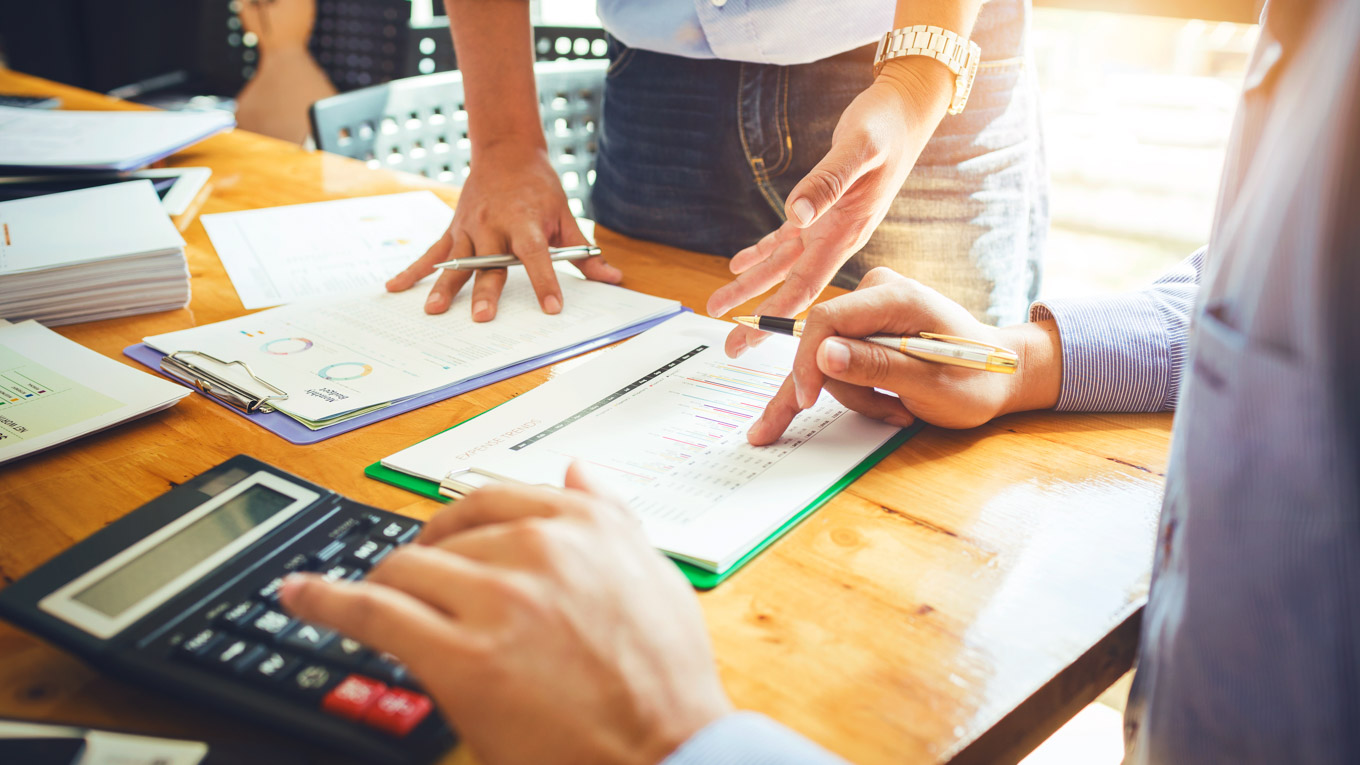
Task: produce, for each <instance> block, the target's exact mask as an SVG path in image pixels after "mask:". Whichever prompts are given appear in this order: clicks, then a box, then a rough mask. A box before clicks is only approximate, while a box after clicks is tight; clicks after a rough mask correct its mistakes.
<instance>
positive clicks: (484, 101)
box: [448, 0, 547, 158]
mask: <svg viewBox="0 0 1360 765" xmlns="http://www.w3.org/2000/svg"><path fill="white" fill-rule="evenodd" d="M448 9H449V26H450V27H451V28H452V32H453V49H454V51H455V53H456V54H457V56H458V69H459V70H460V71H462V73H463V103H464V108H465V109H466V110H467V113H468V139H469V140H470V141H471V142H472V153H473V156H474V158H475V156H476V155H477V153H478V152H479V151H481V150H485V149H488V148H491V147H493V146H496V145H498V144H511V145H518V146H522V147H528V148H533V149H542V150H546V149H547V141H546V140H545V139H544V137H543V123H542V121H541V119H540V117H539V110H538V90H537V87H536V86H535V84H534V49H533V34H532V28H531V26H530V23H529V3H528V2H527V1H526V0H456V1H451V2H449V3H448Z"/></svg>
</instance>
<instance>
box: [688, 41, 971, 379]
mask: <svg viewBox="0 0 1360 765" xmlns="http://www.w3.org/2000/svg"><path fill="white" fill-rule="evenodd" d="M952 91H953V80H952V79H951V78H950V74H949V70H948V69H947V68H945V67H944V65H942V64H940V63H939V62H937V61H933V60H930V59H917V60H911V59H907V60H899V61H895V62H892V63H891V64H890V65H889V66H888V67H885V68H884V70H883V73H882V74H880V75H879V77H878V79H877V80H875V81H874V83H873V84H872V85H870V86H869V87H868V88H867V89H866V90H865V91H864V92H863V93H861V94H859V95H858V96H857V97H856V98H855V100H854V101H852V102H851V103H850V105H849V106H848V107H846V109H845V112H844V113H843V114H841V118H840V121H839V122H838V123H837V124H836V130H835V132H834V133H833V134H832V139H831V150H830V151H828V152H827V155H826V157H825V158H824V159H823V160H822V161H821V162H820V163H818V164H817V166H816V167H814V168H813V169H812V172H810V173H808V175H807V177H805V178H804V179H803V180H802V181H800V182H799V183H798V185H797V186H795V187H794V188H793V191H792V192H790V193H789V197H788V201H787V202H786V204H785V208H784V213H785V216H786V217H787V219H788V222H787V223H785V224H784V225H783V226H780V227H779V229H777V230H775V231H774V232H772V233H770V234H768V235H766V236H765V238H764V239H761V240H760V241H759V242H757V243H756V244H755V245H752V246H751V247H747V248H746V249H744V250H742V251H741V252H739V253H737V254H736V255H735V256H734V257H733V258H732V262H731V269H732V273H734V274H737V278H736V279H735V280H733V281H732V282H729V283H728V284H726V285H724V286H723V287H722V288H720V289H719V290H718V291H717V292H714V293H713V296H712V297H710V298H709V299H708V314H709V315H710V316H721V315H723V314H725V313H727V312H728V311H730V310H732V309H733V308H735V307H736V306H738V305H740V304H741V303H744V302H746V301H747V300H750V299H751V298H753V297H755V296H756V295H759V294H761V293H762V292H764V291H766V290H768V289H770V288H771V287H773V286H774V285H776V284H778V283H779V282H780V281H783V283H784V284H783V286H782V287H780V288H779V290H778V291H777V292H775V294H774V295H771V296H770V298H769V299H768V300H766V301H764V302H763V303H761V304H760V306H759V307H758V308H757V309H756V313H758V314H762V315H771V316H795V315H797V314H799V313H801V312H802V311H803V309H805V308H807V307H808V306H809V305H811V304H812V301H813V300H816V299H817V296H818V295H819V294H821V291H822V289H823V288H825V287H826V285H827V284H829V283H830V282H831V279H832V278H833V277H834V276H835V275H836V272H837V271H838V270H839V269H840V267H841V266H842V265H844V264H845V261H847V260H849V259H850V256H852V255H854V254H855V253H856V252H858V251H859V249H860V248H861V247H863V246H864V245H865V243H867V242H868V241H869V237H870V235H872V234H873V232H874V229H875V228H877V227H878V224H879V223H882V222H883V218H884V216H886V215H887V214H888V208H889V206H890V205H891V204H892V202H893V200H894V199H895V198H896V197H897V194H898V192H899V191H901V189H902V184H903V183H904V182H905V181H906V178H907V175H908V174H909V173H910V172H911V168H912V167H913V166H914V165H915V164H916V159H917V157H919V156H920V154H921V150H922V149H923V148H924V147H925V144H926V141H928V140H929V138H930V135H931V134H932V133H933V132H935V126H936V125H938V124H939V121H940V119H941V118H942V117H943V116H944V113H945V110H946V109H947V108H948V106H949V95H950V93H952ZM762 334H763V333H761V332H759V331H757V330H753V329H749V328H746V327H737V328H736V329H734V330H732V334H730V335H729V336H728V338H727V346H726V350H727V354H728V355H729V356H736V355H738V354H740V353H741V352H742V351H744V350H745V349H746V348H747V347H748V346H749V345H752V344H754V343H755V342H757V338H759V337H761V336H762Z"/></svg>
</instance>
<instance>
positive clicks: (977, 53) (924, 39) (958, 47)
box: [874, 24, 982, 114]
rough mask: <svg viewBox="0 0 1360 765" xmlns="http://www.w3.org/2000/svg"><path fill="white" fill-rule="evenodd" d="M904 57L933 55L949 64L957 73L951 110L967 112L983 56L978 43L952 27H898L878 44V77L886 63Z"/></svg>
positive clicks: (951, 69)
mask: <svg viewBox="0 0 1360 765" xmlns="http://www.w3.org/2000/svg"><path fill="white" fill-rule="evenodd" d="M903 56H929V57H930V58H933V59H935V60H936V61H939V62H940V63H941V64H944V65H945V66H947V67H949V71H951V72H953V73H954V98H953V99H952V100H951V101H950V102H949V113H950V114H958V113H959V112H962V111H963V107H964V105H965V104H967V103H968V92H969V91H970V90H972V89H973V78H974V77H976V76H977V70H978V61H979V60H980V59H981V58H982V49H981V48H979V47H978V45H977V43H975V42H973V41H972V40H965V39H963V38H962V37H959V36H958V35H956V34H954V33H953V32H950V31H949V30H948V29H941V28H939V27H936V26H927V25H925V24H917V25H916V26H914V27H902V28H901V29H894V30H893V31H891V32H889V33H887V34H886V35H884V36H883V39H882V40H881V41H880V42H879V43H878V54H877V55H876V56H874V76H875V77H877V76H878V73H879V72H880V71H882V69H883V65H884V64H886V63H887V62H889V61H891V60H893V59H895V58H902V57H903Z"/></svg>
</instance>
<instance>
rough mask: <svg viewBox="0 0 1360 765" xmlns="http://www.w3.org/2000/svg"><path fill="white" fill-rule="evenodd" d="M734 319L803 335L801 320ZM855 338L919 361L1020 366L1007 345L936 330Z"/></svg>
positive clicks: (994, 368)
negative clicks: (905, 335) (902, 335)
mask: <svg viewBox="0 0 1360 765" xmlns="http://www.w3.org/2000/svg"><path fill="white" fill-rule="evenodd" d="M735 321H736V322H737V323H738V324H741V325H742V326H745V327H750V328H752V329H758V330H761V331H762V332H774V333H776V334H780V335H793V336H794V337H801V336H802V334H803V320H802V319H785V318H781V317H778V316H738V317H736V319H735ZM857 339H859V340H863V341H864V342H866V343H873V344H875V345H881V346H883V347H884V348H891V349H893V350H894V351H897V352H898V353H904V354H906V355H908V356H911V357H913V358H917V359H921V360H922V361H933V362H935V363H937V364H950V365H953V366H956V367H967V368H969V369H981V370H983V371H986V372H999V373H1001V374H1005V375H1010V374H1015V370H1016V367H1018V366H1019V365H1020V357H1019V356H1017V355H1016V354H1015V351H1012V350H1011V349H1009V348H1002V347H1001V346H999V345H992V344H991V343H983V342H979V341H977V340H968V339H966V338H962V337H954V336H953V335H941V334H937V333H935V332H922V333H921V336H920V337H897V336H896V335H870V336H869V337H861V338H857Z"/></svg>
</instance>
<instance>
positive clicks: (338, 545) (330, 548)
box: [308, 539, 348, 569]
mask: <svg viewBox="0 0 1360 765" xmlns="http://www.w3.org/2000/svg"><path fill="white" fill-rule="evenodd" d="M347 548H348V545H346V544H345V542H344V541H343V540H339V539H337V540H335V541H334V542H329V543H327V544H326V546H325V547H323V548H321V549H320V550H317V551H316V552H314V553H312V556H311V560H309V561H308V568H312V569H321V568H325V567H326V565H327V564H329V563H330V562H331V561H333V560H336V559H337V558H339V557H340V554H341V553H343V552H344V551H345V550H346V549H347Z"/></svg>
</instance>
